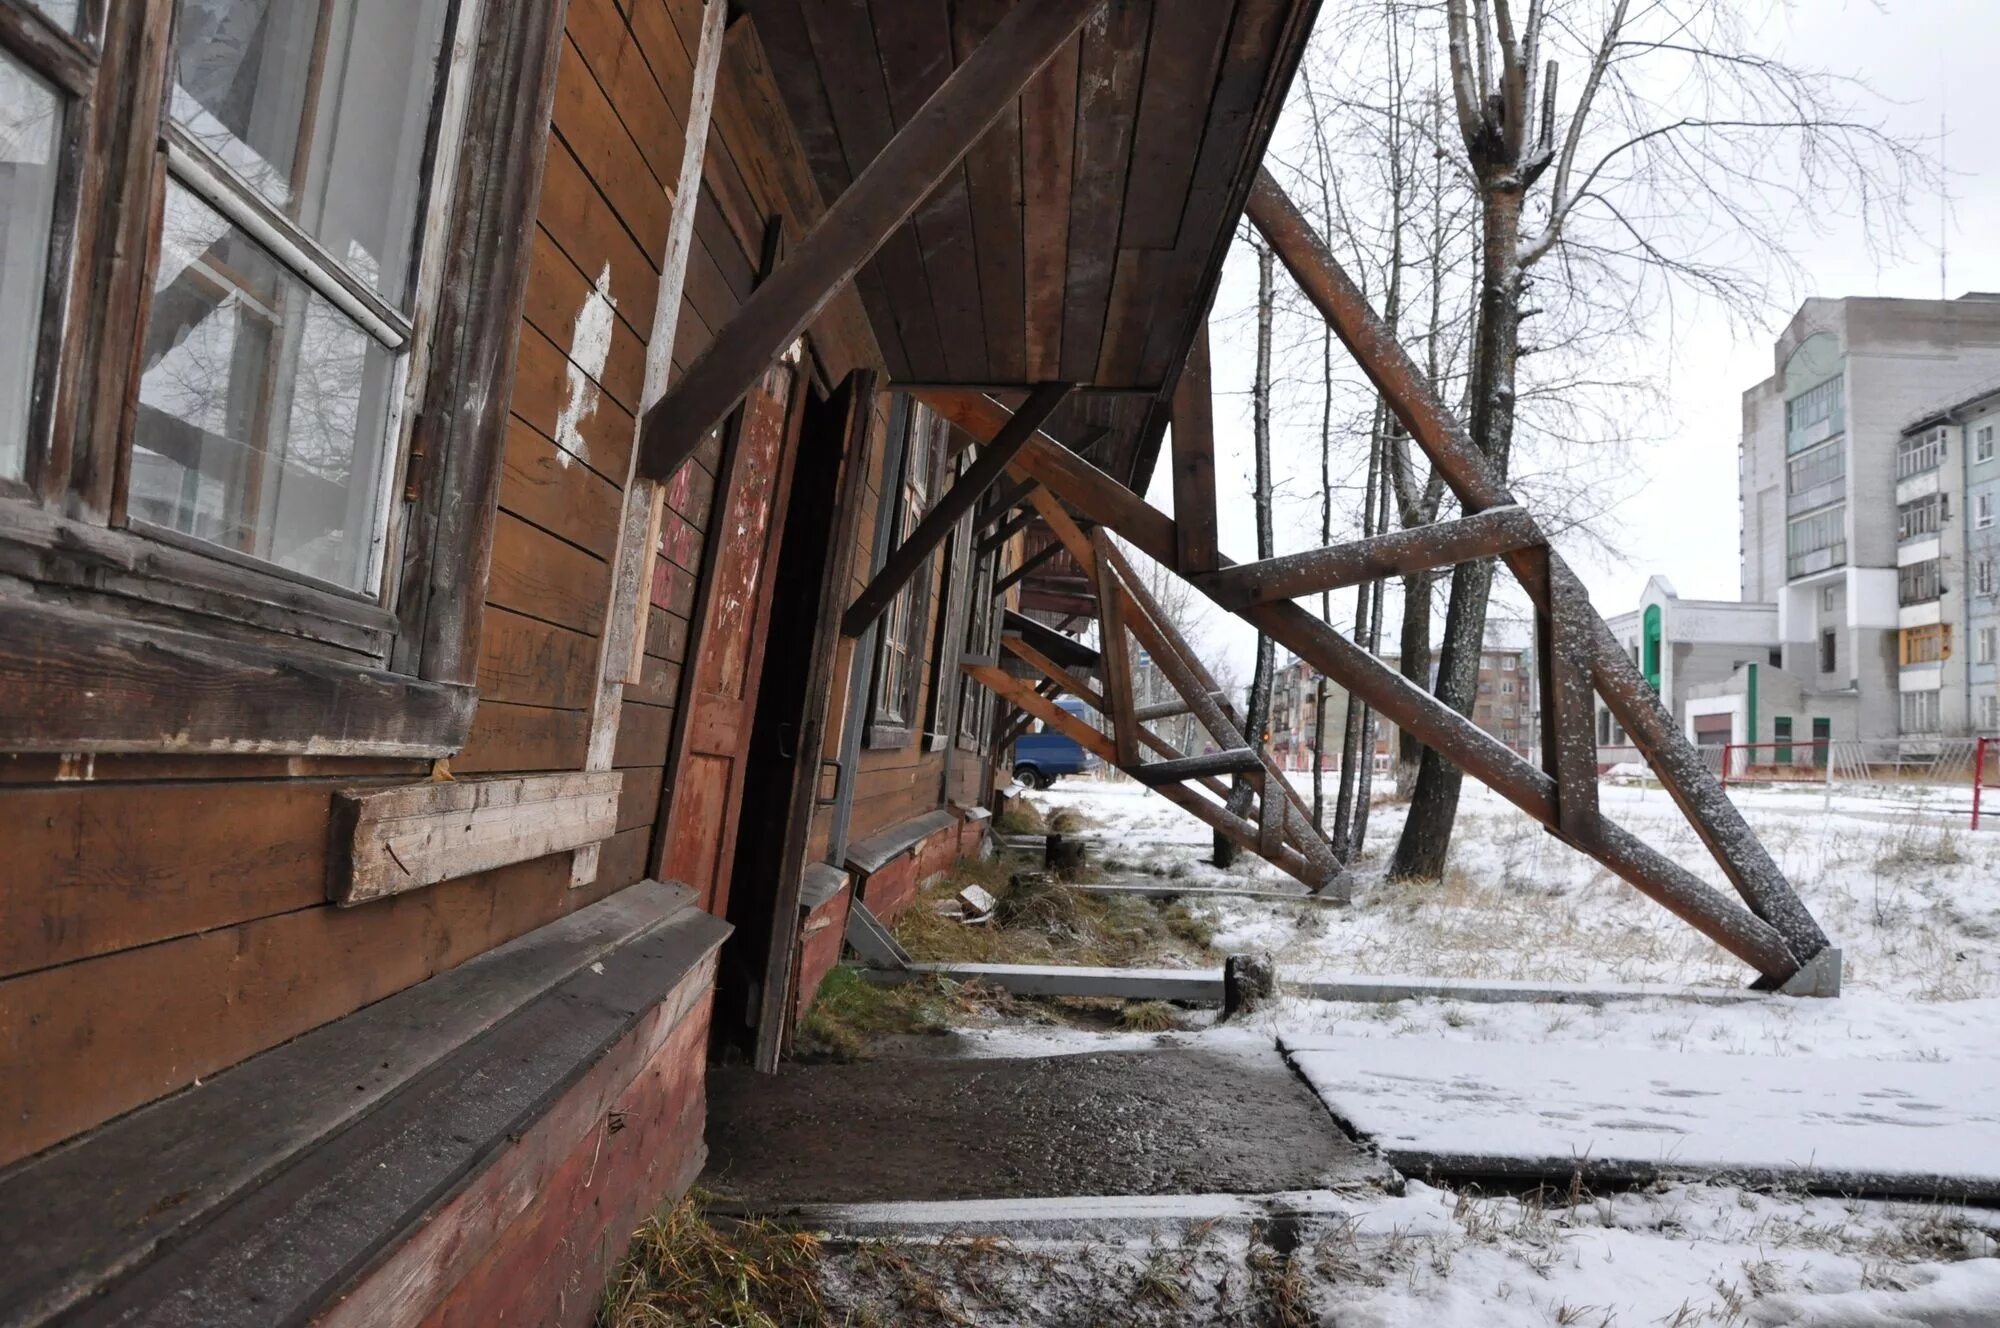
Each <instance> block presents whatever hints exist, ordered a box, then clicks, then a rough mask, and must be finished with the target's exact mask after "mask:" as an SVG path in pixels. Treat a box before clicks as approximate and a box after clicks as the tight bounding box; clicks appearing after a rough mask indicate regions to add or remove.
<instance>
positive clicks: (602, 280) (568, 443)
mask: <svg viewBox="0 0 2000 1328" xmlns="http://www.w3.org/2000/svg"><path fill="white" fill-rule="evenodd" d="M617 308H618V301H616V300H614V299H612V298H611V264H609V263H606V264H605V265H604V269H603V271H601V272H599V273H598V274H597V284H596V285H595V286H593V287H592V288H591V292H590V295H589V297H588V298H587V299H585V300H584V302H583V308H581V309H579V310H577V311H576V323H575V325H574V326H573V327H572V328H571V329H570V337H569V361H570V362H569V365H568V373H569V396H568V399H566V400H565V401H564V402H563V408H562V412H561V413H560V414H559V415H557V416H556V443H557V445H558V447H559V449H560V450H559V451H557V453H556V460H557V461H559V462H561V463H562V465H563V466H564V468H568V466H569V459H570V456H571V455H572V454H574V455H575V456H576V457H578V458H579V459H580V460H584V461H588V460H589V459H590V451H589V447H588V444H586V443H585V442H584V438H583V432H582V425H583V422H584V421H585V420H587V419H589V418H590V417H591V416H593V415H595V414H597V382H596V380H598V379H600V378H602V377H603V376H604V362H605V361H606V360H608V359H610V358H611V325H612V321H613V314H614V313H615V312H616V311H617Z"/></svg>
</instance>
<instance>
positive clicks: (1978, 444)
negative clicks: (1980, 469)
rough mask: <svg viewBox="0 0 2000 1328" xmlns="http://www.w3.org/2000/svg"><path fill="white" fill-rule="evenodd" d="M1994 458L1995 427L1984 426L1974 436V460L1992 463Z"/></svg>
mask: <svg viewBox="0 0 2000 1328" xmlns="http://www.w3.org/2000/svg"><path fill="white" fill-rule="evenodd" d="M1993 456H1994V442H1993V426H1992V425H1990V424H1982V425H1980V426H1979V428H1978V429H1977V430H1976V431H1975V432H1974V433H1973V435H1972V459H1973V461H1975V462H1979V461H1991V460H1992V459H1993Z"/></svg>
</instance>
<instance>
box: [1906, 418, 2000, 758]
mask: <svg viewBox="0 0 2000 1328" xmlns="http://www.w3.org/2000/svg"><path fill="white" fill-rule="evenodd" d="M1906 471H1907V472H1908V473H1907V474H1905V473H1904V472H1906ZM1897 474H1898V478H1897V485H1896V499H1897V509H1896V510H1897V534H1898V537H1899V541H1900V542H1899V543H1898V545H1897V554H1898V558H1897V561H1898V575H1897V592H1898V599H1897V604H1898V609H1897V612H1898V625H1899V627H1900V629H1901V631H1900V636H1899V639H1898V642H1897V664H1898V670H1899V671H1898V675H1897V681H1898V683H1899V685H1900V689H1901V691H1900V697H1899V700H1900V703H1901V712H1902V713H1901V716H1900V718H1901V729H1902V733H1903V735H1904V736H1905V737H1915V736H1928V735H1931V734H1951V735H1957V734H1963V733H1966V732H1968V731H1976V732H1992V731H1995V730H2000V696H1996V693H1995V672H1996V659H2000V383H1996V384H1989V385H1987V386H1986V387H1985V389H1984V390H1983V391H1981V392H1979V393H1978V394H1976V395H1974V396H1970V397H1967V398H1966V399H1964V400H1962V401H1959V402H1957V403H1956V404H1954V405H1951V406H1948V407H1946V408H1944V409H1942V410H1936V411H1931V412H1929V413H1927V414H1925V415H1922V416H1920V417H1919V418H1917V419H1916V420H1914V421H1912V422H1911V423H1910V425H1909V426H1908V427H1907V428H1905V429H1904V430H1903V435H1902V438H1901V440H1900V442H1899V444H1898V447H1897Z"/></svg>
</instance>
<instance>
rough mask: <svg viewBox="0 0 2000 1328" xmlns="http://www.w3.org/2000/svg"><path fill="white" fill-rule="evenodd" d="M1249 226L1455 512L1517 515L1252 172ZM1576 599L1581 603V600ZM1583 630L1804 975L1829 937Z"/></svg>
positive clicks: (1548, 577)
mask: <svg viewBox="0 0 2000 1328" xmlns="http://www.w3.org/2000/svg"><path fill="white" fill-rule="evenodd" d="M1246 215H1247V216H1248V217H1249V219H1250V221H1251V223H1252V224H1253V225H1255V226H1256V227H1257V229H1258V231H1259V232H1261V233H1262V234H1263V236H1264V238H1265V240H1267V241H1268V242H1269V243H1270V245H1271V248H1272V250H1273V251H1274V252H1275V253H1276V254H1277V255H1278V257H1279V259H1280V260H1282V261H1283V263H1284V264H1285V267H1286V269H1287V270H1288V271H1290V273H1291V274H1292V278H1293V280H1294V281H1296V282H1297V283H1298V286H1299V289H1300V290H1301V291H1302V292H1304V294H1305V295H1306V297H1307V298H1308V299H1310V300H1311V301H1312V302H1313V304H1314V306H1315V307H1316V308H1317V309H1318V310H1319V312H1320V314H1321V316H1322V317H1324V318H1325V319H1326V322H1327V325H1328V326H1329V327H1331V328H1332V329H1333V332H1334V334H1335V335H1336V336H1338V337H1339V338H1340V340H1341V343H1342V344H1343V345H1345V346H1346V347H1347V350H1348V353H1349V354H1350V355H1352V356H1353V357H1354V360H1355V362H1356V363H1357V364H1359V365H1360V366H1361V368H1362V371H1363V372H1364V373H1366V374H1367V375H1368V378H1369V381H1370V382H1371V383H1373V384H1374V386H1375V388H1376V390H1377V391H1378V392H1380V393H1381V394H1382V398H1383V400H1384V401H1385V402H1386V403H1387V404H1388V406H1389V408H1390V410H1391V411H1392V412H1393V413H1394V414H1395V416H1396V418H1397V419H1398V420H1399V421H1401V423H1402V425H1403V427H1404V428H1405V429H1406V430H1407V431H1408V432H1409V434H1410V436H1411V437H1412V438H1414V439H1415V440H1416V442H1417V445H1418V446H1420V447H1422V448H1423V449H1424V452H1425V453H1426V454H1427V455H1428V456H1429V457H1430V458H1431V461H1432V462H1433V463H1434V464H1435V465H1436V466H1437V468H1438V473H1439V474H1441V475H1443V476H1444V479H1445V482H1446V483H1447V484H1448V485H1449V486H1450V487H1451V490H1452V492H1453V493H1454V494H1456V495H1457V496H1458V500H1459V502H1460V504H1461V505H1462V506H1463V507H1464V508H1465V509H1466V510H1467V511H1468V512H1480V511H1484V510H1485V509H1487V508H1491V507H1499V506H1503V505H1506V504H1510V503H1512V502H1513V501H1514V500H1513V497H1512V495H1511V494H1509V493H1508V492H1507V489H1506V486H1505V485H1503V484H1501V483H1499V482H1498V481H1497V480H1495V478H1494V477H1493V474H1492V472H1491V471H1490V470H1489V469H1488V467H1487V465H1486V457H1485V454H1484V453H1483V452H1482V451H1481V450H1480V449H1479V447H1478V446H1477V445H1476V444H1475V443H1474V442H1473V441H1472V439H1471V438H1470V437H1469V436H1468V435H1467V434H1466V432H1465V430H1464V429H1463V427H1461V426H1460V424H1459V423H1458V420H1457V419H1456V418H1455V417H1454V416H1453V415H1452V413H1451V412H1450V411H1449V410H1448V409H1447V408H1446V407H1445V405H1444V403H1443V402H1442V401H1441V400H1439V399H1438V396H1437V393H1436V390H1435V389H1434V387H1433V386H1432V385H1431V384H1430V382H1429V381H1428V380H1427V379H1426V378H1425V377H1424V374H1423V372H1422V370H1420V369H1418V368H1417V366H1416V363H1415V362H1414V361H1412V360H1411V359H1410V357H1409V355H1408V354H1407V353H1405V352H1404V350H1403V348H1402V346H1401V345H1400V344H1399V343H1398V342H1397V341H1396V338H1395V336H1394V335H1393V334H1392V333H1391V332H1390V331H1389V329H1388V328H1387V327H1386V326H1385V325H1384V324H1383V323H1382V322H1381V320H1379V319H1378V318H1376V317H1375V313H1374V310H1372V309H1371V308H1369V306H1368V301H1367V299H1366V297H1365V296H1363V294H1362V293H1361V290H1360V288H1359V287H1357V286H1356V285H1355V284H1354V282H1353V281H1352V280H1351V279H1350V278H1349V277H1348V275H1347V273H1346V272H1345V271H1344V270H1343V269H1342V268H1341V266H1340V263H1339V262H1338V261H1337V260H1336V259H1335V258H1334V256H1333V253H1332V251H1331V250H1329V249H1328V248H1327V247H1326V243H1325V241H1324V240H1322V239H1321V238H1320V236H1319V234H1318V233H1317V232H1316V231H1314V229H1313V227H1312V223H1311V222H1309V221H1307V220H1306V218H1305V216H1304V215H1303V214H1302V213H1300V212H1299V210H1298V209H1297V207H1295V206H1294V205H1293V204H1292V201H1291V199H1290V198H1288V197H1287V196H1286V194H1285V191H1284V189H1283V188H1282V187H1281V186H1280V185H1279V184H1278V182H1277V181H1276V180H1274V179H1273V178H1271V174H1270V172H1269V171H1268V170H1262V169H1260V170H1259V172H1258V175H1257V182H1256V184H1255V185H1254V186H1253V187H1252V189H1251V191H1250V200H1249V205H1248V207H1247V209H1246ZM1507 565H1508V568H1509V570H1511V571H1512V572H1513V573H1514V575H1515V577H1516V578H1517V579H1518V580H1519V581H1520V582H1521V584H1522V586H1523V588H1525V589H1526V590H1527V592H1528V594H1529V597H1530V598H1532V599H1534V601H1535V604H1536V606H1537V607H1539V608H1546V607H1548V605H1549V603H1550V594H1551V591H1552V590H1553V589H1554V588H1555V587H1558V586H1563V587H1574V588H1575V589H1576V590H1577V591H1579V592H1582V590H1583V583H1582V582H1581V581H1580V580H1578V579H1577V576H1576V574H1575V573H1574V572H1572V571H1571V570H1570V568H1569V566H1568V564H1566V563H1564V562H1563V560H1562V559H1561V558H1560V557H1558V556H1556V555H1555V554H1553V553H1551V554H1550V555H1549V558H1548V565H1547V569H1546V571H1545V572H1543V571H1542V570H1541V569H1540V568H1538V567H1537V566H1536V565H1535V560H1534V559H1533V558H1532V557H1530V556H1528V555H1527V554H1526V553H1525V552H1516V553H1513V554H1510V555H1508V557H1507ZM1583 598H1584V600H1585V602H1588V599H1589V596H1588V593H1587V592H1585V593H1584V594H1583ZM1586 629H1587V631H1588V634H1589V638H1590V639H1589V658H1590V670H1591V677H1592V680H1593V681H1594V682H1595V683H1596V685H1597V691H1598V694H1599V695H1601V696H1602V697H1603V698H1604V703H1605V705H1606V706H1607V707H1609V708H1610V710H1611V712H1612V713H1613V714H1615V715H1617V716H1618V720H1619V722H1620V724H1622V725H1623V726H1624V728H1625V731H1626V732H1627V733H1628V734H1629V735H1630V736H1631V738H1632V740H1633V742H1634V744H1635V745H1637V746H1638V748H1639V749H1640V751H1641V752H1643V753H1644V754H1645V756H1646V758H1647V760H1648V761H1649V762H1650V763H1651V765H1652V767H1653V772H1654V774H1656V775H1657V776H1659V779H1660V782H1661V784H1662V785H1664V786H1665V787H1666V789H1667V792H1668V795H1669V796H1671V797H1672V798H1673V800H1674V803H1675V805H1677V806H1678V807H1679V808H1680V809H1681V814H1682V815H1683V816H1685V817H1687V819H1688V823H1689V824H1690V825H1691V826H1693V827H1694V830H1695V833H1696V834H1698V835H1700V836H1701V839H1702V842H1703V843H1705V844H1706V845H1707V846H1708V850H1709V852H1710V853H1711V854H1712V855H1713V856H1714V858H1715V860H1716V862H1717V863H1719V864H1720V865H1721V867H1722V869H1723V872H1724V873H1725V874H1726V875H1727V876H1728V877H1729V880H1730V884H1732V885H1733V886H1735V887H1736V891H1737V893H1738V894H1740V895H1741V896H1742V897H1743V899H1744V901H1745V902H1746V903H1748V904H1749V905H1750V908H1751V910H1752V911H1753V912H1755V913H1756V915H1757V916H1758V917H1759V918H1762V919H1765V920H1766V921H1768V922H1769V923H1770V924H1771V925H1772V926H1774V927H1776V928H1777V929H1778V931H1779V932H1780V933H1781V934H1782V935H1783V936H1784V939H1785V944H1786V946H1787V947H1788V948H1789V949H1790V951H1791V953H1792V955H1793V956H1794V958H1795V960H1796V962H1797V963H1800V964H1803V963H1804V962H1805V961H1807V960H1809V959H1811V958H1813V957H1814V956H1816V955H1817V954H1819V952H1820V951H1821V950H1824V949H1826V948H1827V939H1826V933H1825V932H1823V931H1821V930H1820V927H1819V924H1818V923H1817V922H1815V921H1814V920H1813V916H1812V914H1811V913H1810V912H1809V911H1807V909H1806V907H1805V905H1804V904H1803V903H1801V902H1800V901H1799V897H1798V895H1797V894H1796V893H1794V892H1793V890H1792V887H1791V884H1790V883H1789V882H1787V881H1786V880H1785V877H1784V873H1782V872H1780V871H1779V870H1778V866H1777V864H1776V863H1775V862H1773V861H1772V860H1771V855H1770V854H1769V853H1768V852H1767V851H1765V848H1764V846H1763V844H1762V843H1761V842H1760V841H1759V840H1758V838H1757V836H1756V834H1755V833H1754V832H1752V831H1751V829H1750V826H1749V824H1748V822H1746V821H1745V820H1744V819H1743V814H1742V812H1741V811H1739V810H1738V809H1737V807H1736V805H1735V804H1734V803H1732V802H1730V801H1729V798H1728V796H1727V795H1726V794H1725V793H1724V792H1723V791H1722V786H1721V784H1720V782H1719V781H1718V780H1717V779H1716V777H1715V775H1714V774H1713V773H1712V772H1711V771H1710V770H1709V769H1708V767H1707V765H1706V763H1705V762H1703V761H1702V759H1701V756H1700V754H1699V753H1697V752H1696V751H1695V750H1694V745H1693V744H1692V743H1690V742H1689V741H1688V740H1687V738H1686V736H1685V735H1684V734H1682V733H1681V731H1680V729H1679V727H1678V726H1677V725H1675V723H1674V721H1673V718H1672V716H1670V715H1668V714H1667V712H1666V711H1665V710H1664V709H1663V708H1662V707H1661V705H1660V701H1659V697H1658V695H1657V694H1656V693H1655V692H1654V691H1653V689H1652V688H1651V687H1650V686H1648V685H1647V683H1646V681H1645V679H1644V678H1643V677H1641V676H1640V674H1639V671H1638V669H1637V668H1636V667H1635V666H1634V665H1633V663H1632V661H1631V659H1630V658H1628V657H1627V656H1626V654H1625V651H1624V650H1623V649H1622V648H1621V647H1620V646H1619V644H1618V641H1617V639H1616V638H1615V637H1613V636H1612V635H1611V629H1610V628H1608V627H1606V626H1605V625H1604V622H1603V620H1602V619H1601V618H1598V617H1597V615H1596V613H1595V611H1592V612H1591V613H1590V615H1589V621H1588V622H1587V623H1586ZM1788 976H1789V975H1788Z"/></svg>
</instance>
